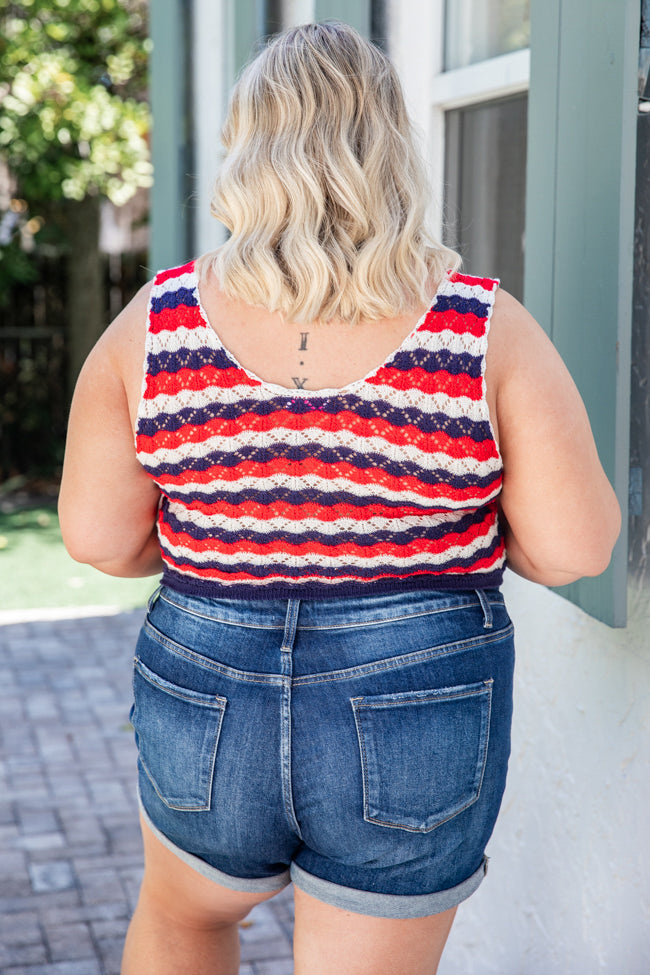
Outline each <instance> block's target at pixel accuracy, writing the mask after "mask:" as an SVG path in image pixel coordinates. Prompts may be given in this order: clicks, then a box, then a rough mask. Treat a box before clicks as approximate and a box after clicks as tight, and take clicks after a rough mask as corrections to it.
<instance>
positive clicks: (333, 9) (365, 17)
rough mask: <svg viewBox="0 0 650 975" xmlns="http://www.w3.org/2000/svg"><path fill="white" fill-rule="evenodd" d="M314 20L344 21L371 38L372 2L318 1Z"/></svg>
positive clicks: (365, 0)
mask: <svg viewBox="0 0 650 975" xmlns="http://www.w3.org/2000/svg"><path fill="white" fill-rule="evenodd" d="M314 20H315V21H321V20H342V21H343V23H344V24H349V25H350V27H356V29H357V30H358V31H359V32H360V33H361V34H363V35H364V37H370V0H316V3H315V10H314Z"/></svg>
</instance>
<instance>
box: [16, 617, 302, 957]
mask: <svg viewBox="0 0 650 975" xmlns="http://www.w3.org/2000/svg"><path fill="white" fill-rule="evenodd" d="M142 616H143V613H142V611H138V612H135V613H123V614H119V615H116V616H103V617H102V616H96V617H90V618H78V619H65V620H54V621H52V620H50V621H35V620H23V621H22V622H19V623H10V624H5V625H0V734H1V735H2V737H1V739H0V972H1V973H2V975H118V973H119V966H120V957H121V951H122V944H123V941H124V935H125V932H126V927H127V923H128V919H129V917H130V915H131V912H132V911H133V907H134V904H135V899H136V897H137V891H138V886H139V882H140V877H141V871H142V854H141V846H140V836H139V830H138V826H137V802H136V791H135V782H136V777H135V746H134V743H133V735H132V730H131V727H130V725H129V722H128V712H129V707H130V697H131V660H132V655H133V647H134V644H135V637H136V634H137V631H138V628H139V626H140V622H141V620H142ZM292 908H293V901H292V897H291V892H290V890H288V891H285V892H283V893H282V894H280V895H279V896H277V897H275V898H273V900H271V901H268V902H266V903H264V904H261V905H260V906H259V907H257V908H255V910H254V911H253V912H252V913H251V915H250V916H249V920H248V922H247V923H246V926H245V927H242V930H241V940H242V966H241V975H289V973H291V972H293V964H292V961H291V932H292V914H293V910H292Z"/></svg>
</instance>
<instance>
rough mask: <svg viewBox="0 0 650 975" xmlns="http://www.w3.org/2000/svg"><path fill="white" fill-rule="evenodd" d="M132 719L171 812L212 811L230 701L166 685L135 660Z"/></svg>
mask: <svg viewBox="0 0 650 975" xmlns="http://www.w3.org/2000/svg"><path fill="white" fill-rule="evenodd" d="M133 694H134V700H135V704H134V707H133V710H132V716H131V720H132V722H133V727H134V729H135V737H136V742H137V745H138V753H139V757H140V762H141V764H142V768H143V769H144V771H145V772H146V774H147V776H148V777H149V779H150V781H151V784H152V785H153V787H154V789H155V790H156V792H157V794H158V796H159V797H160V798H161V799H162V801H163V802H164V803H165V804H166V805H167V806H169V807H170V808H171V809H183V810H186V811H195V812H200V811H203V810H207V809H209V808H210V800H211V794H212V779H213V776H214V765H215V760H216V757H217V746H218V744H219V735H220V733H221V722H222V720H223V715H224V711H225V709H226V703H227V702H226V699H225V698H224V697H218V696H216V695H214V694H200V693H199V692H198V691H191V690H188V689H187V688H184V687H178V686H177V685H176V684H171V683H170V682H169V681H166V680H163V678H162V677H159V676H158V675H157V674H154V673H153V671H151V670H149V668H148V667H147V666H145V664H143V663H142V661H141V660H140V659H139V658H137V657H136V660H135V669H134V672H133Z"/></svg>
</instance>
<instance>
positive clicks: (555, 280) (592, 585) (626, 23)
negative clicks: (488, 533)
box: [524, 0, 640, 626]
mask: <svg viewBox="0 0 650 975" xmlns="http://www.w3.org/2000/svg"><path fill="white" fill-rule="evenodd" d="M639 26H640V4H639V0H619V2H617V3H612V2H611V0H531V78H530V96H529V109H528V173H527V192H526V267H525V279H524V291H525V302H526V306H527V307H528V308H529V310H530V311H531V312H532V314H533V315H535V317H536V318H537V320H538V321H539V322H540V323H541V324H542V325H543V326H544V327H545V328H546V329H547V330H548V332H549V334H550V336H551V338H552V340H553V342H554V343H555V345H556V347H557V348H558V350H559V352H560V353H561V355H562V357H563V359H564V361H565V362H566V364H567V366H568V367H569V369H570V371H571V373H572V375H573V377H574V379H575V381H576V383H577V385H578V388H579V389H580V392H581V394H582V397H583V399H584V401H585V404H586V406H587V410H588V412H589V416H590V419H591V423H592V428H593V430H594V434H595V437H596V442H597V444H598V449H599V453H600V457H601V460H602V462H603V465H604V467H605V470H606V471H607V474H608V476H609V478H610V480H611V481H612V483H613V484H614V486H615V488H616V492H617V495H618V498H619V502H620V504H621V508H622V510H623V526H624V527H623V531H622V533H621V538H620V539H619V541H618V543H617V546H616V549H615V552H614V556H613V559H612V564H611V565H610V567H609V569H608V570H607V571H606V572H605V573H604V574H603V575H602V576H599V577H598V578H596V579H582V580H580V581H579V582H576V583H573V584H572V585H570V586H566V587H563V588H562V589H561V590H559V591H560V592H561V593H562V594H563V595H565V596H567V597H568V598H569V599H571V600H572V601H574V602H576V603H577V604H578V605H579V606H581V607H582V608H583V609H584V610H586V611H587V612H589V613H590V614H591V615H593V616H595V617H597V618H598V619H601V620H603V621H604V622H606V623H609V624H610V625H612V626H624V625H625V623H626V616H627V537H626V536H627V501H628V481H629V469H628V468H629V460H628V454H629V409H630V347H631V321H632V272H633V242H634V184H635V152H636V112H637V70H638V68H637V66H638V50H639ZM543 517H544V512H543V511H540V518H543Z"/></svg>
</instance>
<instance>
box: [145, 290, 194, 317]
mask: <svg viewBox="0 0 650 975" xmlns="http://www.w3.org/2000/svg"><path fill="white" fill-rule="evenodd" d="M179 305H188V306H189V307H191V308H195V307H196V306H197V305H198V301H197V300H196V295H195V293H194V288H177V289H176V291H166V292H165V294H164V295H161V296H160V297H159V298H152V299H151V310H152V311H153V313H154V314H155V315H157V314H158V312H161V311H162V310H163V308H169V309H172V310H173V309H174V308H178V306H179Z"/></svg>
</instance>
